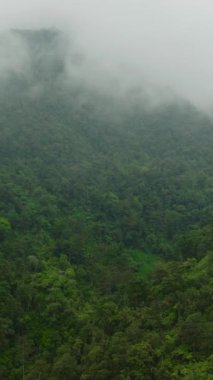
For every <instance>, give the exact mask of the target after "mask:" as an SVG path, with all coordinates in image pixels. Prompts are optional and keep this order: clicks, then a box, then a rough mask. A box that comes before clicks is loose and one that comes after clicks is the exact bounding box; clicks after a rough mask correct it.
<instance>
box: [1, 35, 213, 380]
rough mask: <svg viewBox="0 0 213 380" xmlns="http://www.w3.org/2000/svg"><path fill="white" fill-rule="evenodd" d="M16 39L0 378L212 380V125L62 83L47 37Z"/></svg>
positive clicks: (5, 144)
mask: <svg viewBox="0 0 213 380" xmlns="http://www.w3.org/2000/svg"><path fill="white" fill-rule="evenodd" d="M13 34H14V36H15V38H18V39H21V41H22V43H23V44H24V48H25V49H26V51H27V57H28V61H27V65H26V69H25V71H24V72H20V71H19V72H10V73H7V76H5V78H4V79H1V91H0V215H1V216H0V260H1V283H0V297H1V298H0V302H1V315H0V320H1V323H0V340H1V343H2V351H1V352H2V354H1V357H0V364H1V370H0V378H2V379H9V380H14V379H17V380H18V379H22V378H24V379H25V380H26V379H28V380H30V379H32V380H34V379H40V380H42V379H45V380H47V379H51V380H54V379H55V380H56V379H58V380H59V379H64V380H65V379H91V380H94V379H115V380H116V379H117V380H120V379H147V380H149V379H157V380H161V379H165V380H166V379H168V380H170V379H182V378H183V379H185V380H189V379H196V378H197V379H199V380H202V379H211V378H213V373H212V372H211V357H210V355H211V349H212V347H211V342H212V336H211V332H212V309H211V307H210V305H211V297H212V293H211V292H212V280H211V275H212V273H211V268H212V250H213V238H212V236H213V175H212V174H213V173H212V164H213V153H212V152H213V123H212V122H211V121H210V120H209V119H208V118H207V117H206V116H205V115H204V114H202V113H201V112H199V111H198V110H196V109H195V108H193V107H192V106H191V105H189V104H187V103H185V102H184V101H180V100H178V101H177V102H174V101H173V102H170V103H169V104H167V105H165V104H163V105H159V106H158V107H155V108H153V107H148V106H147V103H146V102H145V101H144V99H141V98H138V99H135V101H132V99H130V98H131V93H130V94H128V93H127V94H125V96H123V97H118V96H116V95H113V94H109V93H106V92H103V93H102V92H101V91H100V90H99V91H98V90H97V89H96V90H95V89H94V88H92V86H88V85H85V84H84V83H82V81H78V80H76V78H75V77H73V76H72V75H71V76H68V74H67V70H66V64H65V60H64V59H63V58H64V49H65V45H64V42H63V39H62V37H61V35H60V34H59V33H58V32H55V31H39V32H32V31H22V32H18V31H15V32H13ZM73 54H74V53H73ZM76 62H77V63H76ZM74 64H75V65H76V64H80V62H79V61H78V59H76V56H75V54H74V56H73V65H74ZM151 269H153V270H152V273H150V270H151ZM196 376H197V377H196Z"/></svg>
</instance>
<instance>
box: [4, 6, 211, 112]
mask: <svg viewBox="0 0 213 380" xmlns="http://www.w3.org/2000/svg"><path fill="white" fill-rule="evenodd" d="M53 26H54V27H58V28H61V29H64V30H66V31H68V32H69V33H70V34H72V35H73V36H74V39H75V40H76V41H77V43H78V44H79V45H80V46H81V47H82V49H83V50H84V51H85V52H86V54H87V56H88V57H89V58H90V59H91V61H92V60H94V61H96V62H99V63H100V64H101V65H102V66H104V67H105V68H106V69H107V70H109V71H110V70H112V71H113V70H117V71H121V72H123V73H125V72H128V71H129V73H130V72H132V73H133V72H134V73H135V78H136V81H137V80H138V82H139V83H140V82H142V81H143V78H144V77H145V78H146V79H147V80H148V81H151V82H153V83H158V84H163V85H164V86H168V87H171V88H175V90H176V91H178V92H179V93H180V94H182V95H184V96H185V97H187V98H189V99H190V100H192V101H193V102H195V103H197V104H199V105H201V106H202V107H204V108H205V107H212V108H213V89H212V83H213V43H212V38H213V1H212V0H43V1H41V0H7V1H5V0H0V28H1V29H2V30H5V29H8V28H19V27H20V28H35V27H53ZM133 76H134V75H133Z"/></svg>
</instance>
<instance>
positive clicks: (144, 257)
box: [126, 249, 159, 278]
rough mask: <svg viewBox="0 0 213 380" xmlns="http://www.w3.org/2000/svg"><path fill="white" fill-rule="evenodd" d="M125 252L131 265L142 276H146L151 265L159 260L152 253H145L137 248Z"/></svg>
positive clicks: (151, 267) (150, 269)
mask: <svg viewBox="0 0 213 380" xmlns="http://www.w3.org/2000/svg"><path fill="white" fill-rule="evenodd" d="M126 253H127V255H128V257H129V262H130V265H131V267H132V268H134V269H135V270H136V271H137V272H138V274H139V276H140V277H142V278H147V277H148V275H149V273H150V272H151V271H152V269H153V267H154V266H155V265H156V264H157V263H158V262H159V257H158V256H156V255H153V254H152V253H146V252H143V251H139V250H137V249H129V250H128V251H127V252H126Z"/></svg>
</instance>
